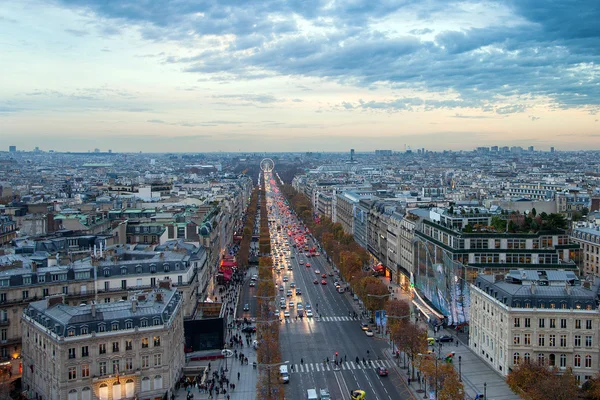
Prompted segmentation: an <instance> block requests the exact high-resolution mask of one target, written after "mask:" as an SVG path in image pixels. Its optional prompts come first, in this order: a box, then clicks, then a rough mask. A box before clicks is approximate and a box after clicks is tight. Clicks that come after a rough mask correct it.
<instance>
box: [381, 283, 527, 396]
mask: <svg viewBox="0 0 600 400" xmlns="http://www.w3.org/2000/svg"><path fill="white" fill-rule="evenodd" d="M383 282H384V283H385V284H386V285H387V286H388V287H389V286H391V287H392V291H393V292H394V294H395V296H394V297H395V298H397V299H402V300H406V301H409V302H411V299H410V295H409V294H408V293H405V292H404V291H402V289H401V288H400V286H399V285H397V284H395V283H390V282H389V280H388V279H385V278H383ZM411 308H412V307H411ZM423 325H425V324H423ZM427 328H428V337H435V336H441V335H449V336H452V337H454V342H447V343H442V346H441V348H440V347H439V346H438V345H437V344H436V346H435V347H434V348H433V349H434V350H435V351H436V354H438V353H439V355H441V358H442V359H443V358H444V356H445V355H446V354H448V353H451V352H455V356H454V361H453V365H454V368H455V369H456V371H457V372H459V374H460V376H461V378H462V382H463V385H464V389H465V395H466V396H465V399H469V400H470V399H474V398H475V396H476V395H477V394H483V393H484V386H483V385H484V383H485V384H486V393H487V399H486V400H519V399H520V397H519V396H517V395H516V394H515V393H513V392H512V390H510V388H509V387H508V385H507V384H506V380H505V378H504V377H503V376H502V375H500V374H499V373H497V372H496V371H495V370H494V369H493V368H491V367H490V366H489V365H488V364H487V363H485V362H484V361H483V360H481V359H480V358H479V357H478V356H477V355H476V354H475V353H473V352H472V351H471V349H469V347H468V340H469V335H468V334H467V333H459V334H457V333H456V331H454V330H446V329H441V330H439V331H438V332H437V333H434V332H433V330H432V329H431V328H430V327H429V326H428V327H427ZM457 339H458V340H457ZM384 353H385V355H386V357H388V359H390V360H392V361H395V360H396V358H395V357H394V355H393V352H392V350H391V349H389V348H388V349H386V350H384ZM398 361H399V363H398V364H397V365H400V366H402V365H403V363H402V358H400V359H398ZM441 362H444V361H443V360H442V361H441ZM395 368H396V369H397V370H398V371H399V373H400V376H402V378H403V379H404V380H405V382H406V381H407V378H408V371H409V370H408V369H403V368H401V367H398V366H397V367H395ZM409 388H410V389H411V391H412V392H413V394H414V396H415V397H416V398H423V396H424V393H423V392H422V391H421V392H417V389H418V388H419V385H418V383H417V384H415V383H412V384H411V385H410V386H409Z"/></svg>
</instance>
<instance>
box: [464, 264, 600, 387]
mask: <svg viewBox="0 0 600 400" xmlns="http://www.w3.org/2000/svg"><path fill="white" fill-rule="evenodd" d="M599 288H600V280H597V281H596V282H595V283H593V282H591V281H584V282H581V281H580V280H579V279H578V278H577V276H576V275H575V274H574V273H573V272H570V271H552V270H543V269H541V270H512V271H510V272H509V273H508V274H507V275H506V276H504V275H480V276H479V277H478V278H477V279H476V281H475V284H474V285H472V287H471V297H472V299H471V300H472V303H471V321H470V331H469V332H470V337H469V346H470V347H471V349H472V350H473V352H474V353H475V354H477V355H478V356H479V357H480V358H481V359H483V360H484V361H486V362H487V363H488V364H490V365H491V366H492V367H493V368H494V369H495V370H496V371H498V372H500V373H501V374H503V375H507V374H508V373H509V372H510V370H511V368H513V367H514V366H515V365H517V364H519V363H521V362H524V361H533V362H541V363H544V364H547V365H549V366H553V367H557V368H559V370H565V369H566V368H572V369H573V374H574V375H575V377H576V378H577V380H578V381H579V383H580V384H581V383H583V382H585V381H586V380H588V379H590V378H591V377H593V376H595V375H596V374H597V372H598V367H599V361H598V356H599V352H600V348H599V345H600V342H599V339H600V338H599V337H598V332H599V330H598V329H599V327H600V313H599V312H598V303H597V298H598V289H599Z"/></svg>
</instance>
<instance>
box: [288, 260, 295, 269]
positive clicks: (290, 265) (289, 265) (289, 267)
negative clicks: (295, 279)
mask: <svg viewBox="0 0 600 400" xmlns="http://www.w3.org/2000/svg"><path fill="white" fill-rule="evenodd" d="M289 262H290V261H289V260H288V263H289ZM287 269H288V271H293V270H294V267H292V264H288V267H287Z"/></svg>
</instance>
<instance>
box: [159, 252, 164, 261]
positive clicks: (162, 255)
mask: <svg viewBox="0 0 600 400" xmlns="http://www.w3.org/2000/svg"><path fill="white" fill-rule="evenodd" d="M164 258H165V253H163V252H162V251H161V252H160V259H161V260H162V259H164Z"/></svg>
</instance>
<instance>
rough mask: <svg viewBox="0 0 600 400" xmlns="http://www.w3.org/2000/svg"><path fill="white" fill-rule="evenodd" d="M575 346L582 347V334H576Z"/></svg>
mask: <svg viewBox="0 0 600 400" xmlns="http://www.w3.org/2000/svg"><path fill="white" fill-rule="evenodd" d="M575 347H581V335H575Z"/></svg>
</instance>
